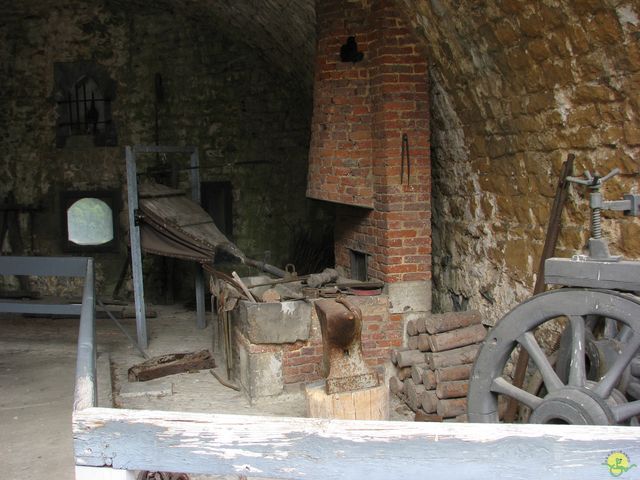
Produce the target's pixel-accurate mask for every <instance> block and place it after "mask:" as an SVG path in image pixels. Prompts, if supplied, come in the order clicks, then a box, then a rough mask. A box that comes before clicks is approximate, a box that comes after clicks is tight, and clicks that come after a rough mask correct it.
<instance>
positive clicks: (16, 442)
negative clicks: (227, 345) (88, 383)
mask: <svg viewBox="0 0 640 480" xmlns="http://www.w3.org/2000/svg"><path fill="white" fill-rule="evenodd" d="M154 310H156V312H157V317H156V318H151V319H149V321H148V329H149V336H150V345H149V349H148V352H147V353H148V354H149V355H150V356H156V355H162V354H167V353H178V352H189V351H197V350H201V349H204V348H207V349H210V350H212V345H213V328H212V325H211V323H212V322H209V323H210V324H209V326H208V327H207V328H206V329H205V330H199V329H197V328H196V325H195V313H194V312H192V311H189V310H186V309H184V308H181V307H178V306H162V307H154ZM121 322H122V324H123V325H124V327H125V328H126V329H127V330H128V331H129V332H130V333H131V334H132V335H134V334H135V333H134V332H135V320H134V319H127V320H121ZM77 330H78V320H77V319H68V318H67V319H60V318H56V319H51V318H33V317H29V318H23V317H16V316H9V315H6V314H0V332H1V335H0V392H2V393H1V394H0V467H2V470H1V471H2V472H3V476H4V477H6V478H28V479H32V480H39V479H43V480H44V479H51V478H56V479H58V478H59V479H72V478H73V446H72V435H71V407H72V403H73V388H74V379H75V355H76V341H77ZM96 337H97V343H98V354H99V361H98V365H99V387H98V389H99V397H100V406H110V405H109V404H110V403H111V402H113V403H114V404H115V406H116V407H120V408H132V409H157V410H181V411H191V412H206V413H236V414H256V415H287V416H304V398H303V396H302V394H301V392H299V391H296V390H295V389H293V390H291V391H290V392H288V394H287V395H284V396H281V397H279V398H278V399H277V400H275V401H261V402H259V403H258V404H257V405H253V406H251V405H249V402H248V401H247V399H246V398H245V397H244V395H243V394H242V393H240V392H237V391H235V390H232V389H230V388H228V387H225V386H223V385H222V384H221V383H220V382H219V381H218V380H217V379H216V378H215V377H214V376H213V375H212V374H211V373H210V372H209V371H208V370H204V371H200V372H197V373H185V374H179V375H171V376H168V377H164V378H162V379H159V380H157V381H156V382H157V383H159V384H160V385H159V388H160V389H164V390H165V392H169V393H168V394H165V395H162V396H154V395H136V394H131V393H127V391H128V388H129V387H128V386H127V384H128V380H127V370H128V369H129V367H131V366H133V365H135V364H137V363H140V362H142V361H143V360H144V359H143V357H142V356H141V355H140V354H139V353H138V351H137V350H136V349H135V348H134V347H133V346H132V345H131V343H130V342H129V340H127V338H126V337H125V336H124V335H123V334H122V332H120V330H118V329H117V328H116V327H115V325H114V324H113V322H112V321H111V320H110V319H98V320H97V324H96ZM216 353H217V352H215V351H214V354H216ZM216 371H217V372H218V373H219V375H220V376H222V377H223V378H224V377H225V376H226V374H225V373H224V369H223V368H221V367H218V368H217V369H216ZM109 377H110V378H109ZM167 388H168V389H169V390H167ZM398 405H399V404H393V403H392V418H393V419H394V420H401V419H407V418H408V416H407V415H406V413H407V412H406V411H405V410H403V409H402V407H401V406H398ZM396 409H397V411H396ZM191 478H192V479H193V480H196V479H203V478H212V477H202V476H201V477H194V476H191ZM217 478H219V477H217ZM229 478H237V477H229Z"/></svg>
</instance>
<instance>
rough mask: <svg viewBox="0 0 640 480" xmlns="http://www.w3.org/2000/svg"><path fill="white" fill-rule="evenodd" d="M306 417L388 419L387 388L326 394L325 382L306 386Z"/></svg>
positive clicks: (384, 386) (378, 387) (379, 387)
mask: <svg viewBox="0 0 640 480" xmlns="http://www.w3.org/2000/svg"><path fill="white" fill-rule="evenodd" d="M305 398H306V403H307V416H308V417H312V418H336V419H341V420H388V419H389V390H388V389H387V387H386V385H384V384H383V385H379V386H377V387H372V388H365V389H363V390H355V391H352V392H342V393H334V394H331V395H327V392H326V389H325V382H324V380H322V381H319V382H314V383H310V384H308V385H306V386H305Z"/></svg>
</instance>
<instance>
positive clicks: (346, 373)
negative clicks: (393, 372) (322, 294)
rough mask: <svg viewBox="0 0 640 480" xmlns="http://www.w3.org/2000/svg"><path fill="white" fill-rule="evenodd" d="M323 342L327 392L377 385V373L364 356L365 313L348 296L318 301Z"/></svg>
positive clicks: (316, 303) (317, 308)
mask: <svg viewBox="0 0 640 480" xmlns="http://www.w3.org/2000/svg"><path fill="white" fill-rule="evenodd" d="M315 307H316V311H317V312H318V319H319V320H320V328H321V331H322V345H323V373H324V376H325V378H326V391H327V394H329V395H330V394H333V393H340V392H348V391H353V390H361V389H364V388H372V387H377V386H378V385H379V384H380V381H379V379H378V376H377V374H376V373H374V372H372V371H371V369H370V368H369V367H368V366H367V364H366V363H365V361H364V358H363V356H362V342H361V333H362V312H361V311H360V309H359V308H358V307H356V306H355V305H353V304H352V303H350V302H349V301H348V300H347V299H346V298H344V297H338V298H336V299H335V300H333V299H321V300H318V301H317V302H315Z"/></svg>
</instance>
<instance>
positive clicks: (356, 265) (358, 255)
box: [349, 249, 369, 282]
mask: <svg viewBox="0 0 640 480" xmlns="http://www.w3.org/2000/svg"><path fill="white" fill-rule="evenodd" d="M349 257H350V259H351V278H353V279H354V280H360V281H362V282H366V281H367V280H368V279H369V272H368V270H367V265H368V257H369V255H367V254H366V253H364V252H359V251H357V250H351V249H350V250H349Z"/></svg>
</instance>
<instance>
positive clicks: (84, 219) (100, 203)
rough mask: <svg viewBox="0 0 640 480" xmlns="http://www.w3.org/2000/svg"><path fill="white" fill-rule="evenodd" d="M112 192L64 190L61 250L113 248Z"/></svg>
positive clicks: (114, 200)
mask: <svg viewBox="0 0 640 480" xmlns="http://www.w3.org/2000/svg"><path fill="white" fill-rule="evenodd" d="M116 207H117V194H116V192H105V191H100V192H64V193H63V194H62V208H63V224H64V237H65V241H64V245H63V247H64V250H65V251H67V252H101V251H115V250H117V221H116V219H117V214H118V209H117V208H116Z"/></svg>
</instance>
